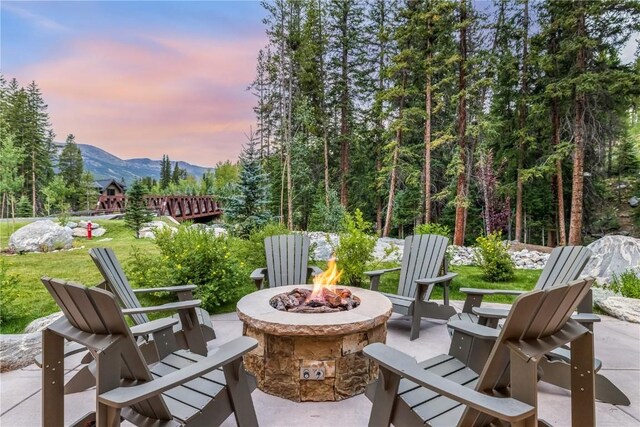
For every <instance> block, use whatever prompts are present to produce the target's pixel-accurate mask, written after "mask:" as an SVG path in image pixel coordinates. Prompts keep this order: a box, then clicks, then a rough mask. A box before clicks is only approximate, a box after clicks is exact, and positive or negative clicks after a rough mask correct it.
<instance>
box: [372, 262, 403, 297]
mask: <svg viewBox="0 0 640 427" xmlns="http://www.w3.org/2000/svg"><path fill="white" fill-rule="evenodd" d="M401 268H402V267H395V268H386V269H383V270H373V271H365V272H364V274H365V275H366V276H369V280H370V283H369V289H371V290H372V291H377V290H378V286H379V285H380V276H382V275H383V274H384V273H388V272H390V271H398V270H400V269H401Z"/></svg>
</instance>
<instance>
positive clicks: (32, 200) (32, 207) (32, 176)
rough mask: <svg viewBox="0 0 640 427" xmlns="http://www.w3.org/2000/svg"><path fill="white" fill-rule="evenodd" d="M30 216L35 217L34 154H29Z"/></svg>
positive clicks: (33, 152)
mask: <svg viewBox="0 0 640 427" xmlns="http://www.w3.org/2000/svg"><path fill="white" fill-rule="evenodd" d="M31 216H33V217H35V216H36V152H35V149H34V150H33V151H32V152H31Z"/></svg>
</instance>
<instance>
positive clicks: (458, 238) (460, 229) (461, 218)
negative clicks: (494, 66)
mask: <svg viewBox="0 0 640 427" xmlns="http://www.w3.org/2000/svg"><path fill="white" fill-rule="evenodd" d="M466 19H467V6H466V0H460V23H461V24H462V25H461V26H460V63H459V67H460V70H459V78H458V90H459V93H460V99H459V101H458V147H459V149H460V164H461V165H462V170H461V171H459V172H458V183H457V186H456V222H455V231H454V235H453V244H454V245H458V246H462V245H463V244H464V234H465V217H466V210H467V194H466V188H467V183H466V181H467V174H466V170H465V169H467V158H466V157H467V155H466V144H465V136H466V133H467V100H466V95H465V90H466V75H465V68H466V59H467V27H466V23H465V21H466Z"/></svg>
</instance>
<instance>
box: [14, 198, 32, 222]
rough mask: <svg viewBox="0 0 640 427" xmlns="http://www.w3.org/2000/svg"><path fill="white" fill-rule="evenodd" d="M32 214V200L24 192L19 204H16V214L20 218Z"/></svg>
mask: <svg viewBox="0 0 640 427" xmlns="http://www.w3.org/2000/svg"><path fill="white" fill-rule="evenodd" d="M31 215H32V206H31V202H30V201H29V199H28V198H27V196H25V195H24V194H23V195H22V196H20V200H18V204H17V205H16V216H17V217H18V218H28V217H30V216H31Z"/></svg>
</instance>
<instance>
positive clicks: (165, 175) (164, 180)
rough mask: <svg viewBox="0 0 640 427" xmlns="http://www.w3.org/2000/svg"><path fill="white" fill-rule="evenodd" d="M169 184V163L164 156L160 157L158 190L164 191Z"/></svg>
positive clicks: (166, 156) (167, 157)
mask: <svg viewBox="0 0 640 427" xmlns="http://www.w3.org/2000/svg"><path fill="white" fill-rule="evenodd" d="M170 183H171V161H170V160H169V156H168V155H166V154H163V155H162V163H161V164H160V189H161V190H166V189H167V188H168V187H169V184H170Z"/></svg>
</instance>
